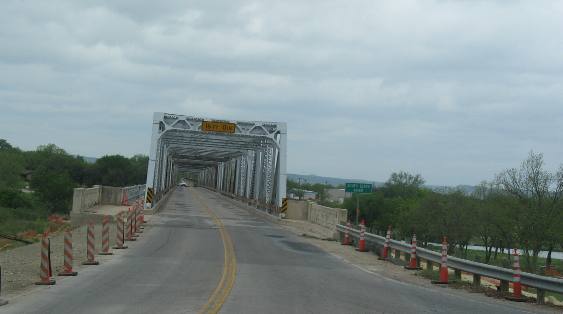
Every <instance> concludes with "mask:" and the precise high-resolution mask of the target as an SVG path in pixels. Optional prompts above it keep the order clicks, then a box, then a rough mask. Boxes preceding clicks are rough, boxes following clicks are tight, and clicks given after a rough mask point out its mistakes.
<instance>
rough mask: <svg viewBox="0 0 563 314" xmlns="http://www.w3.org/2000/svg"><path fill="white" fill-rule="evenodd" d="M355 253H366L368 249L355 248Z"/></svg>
mask: <svg viewBox="0 0 563 314" xmlns="http://www.w3.org/2000/svg"><path fill="white" fill-rule="evenodd" d="M356 251H358V252H367V251H368V249H366V248H365V247H357V248H356Z"/></svg>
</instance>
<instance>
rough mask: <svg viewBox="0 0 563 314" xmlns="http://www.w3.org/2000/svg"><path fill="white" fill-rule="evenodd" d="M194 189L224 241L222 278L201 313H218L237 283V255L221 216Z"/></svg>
mask: <svg viewBox="0 0 563 314" xmlns="http://www.w3.org/2000/svg"><path fill="white" fill-rule="evenodd" d="M193 191H194V196H195V198H196V199H197V201H198V202H199V203H200V204H201V205H202V206H203V208H205V210H206V211H207V212H208V213H209V215H210V216H211V218H213V222H214V223H215V224H216V225H217V226H218V227H219V233H220V234H221V240H222V241H223V252H224V254H223V256H224V261H223V274H222V275H221V280H220V281H219V284H217V287H216V288H215V290H214V291H213V293H212V294H211V296H210V297H209V299H208V300H207V303H205V305H203V307H202V308H201V310H200V311H199V313H213V314H215V313H218V312H219V311H220V310H221V307H222V306H223V304H224V303H225V301H226V300H227V298H228V297H229V294H230V293H231V290H232V289H233V286H234V284H235V278H236V274H237V260H236V256H235V250H234V247H233V242H232V240H231V237H230V236H229V233H228V232H227V230H226V229H225V225H223V222H222V221H221V219H219V217H218V216H217V215H216V214H215V212H213V210H212V209H211V208H209V206H207V204H206V203H205V202H204V201H203V200H202V199H201V198H200V197H199V192H197V190H195V189H194V190H193Z"/></svg>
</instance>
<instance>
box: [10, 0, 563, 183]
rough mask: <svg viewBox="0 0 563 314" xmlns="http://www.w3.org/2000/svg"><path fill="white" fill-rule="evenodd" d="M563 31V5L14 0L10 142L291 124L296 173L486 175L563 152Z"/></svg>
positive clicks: (95, 150)
mask: <svg viewBox="0 0 563 314" xmlns="http://www.w3.org/2000/svg"><path fill="white" fill-rule="evenodd" d="M141 3H142V4H141ZM562 34H563V2H562V1H444V0H442V1H397V0H393V1H374V0H369V1H349V0H348V1H327V0H325V1H310V0H307V1H302V0H299V1H288V0H285V1H275V2H274V1H271V2H267V1H255V2H253V1H238V0H228V1H209V0H206V1H186V0H181V1H153V2H150V1H136V0H127V1H116V0H108V1H77V0H68V1H57V0H50V1H43V0H37V1H31V0H27V1H26V0H20V1H10V0H2V1H1V2H0V138H6V139H7V140H8V141H10V142H11V143H12V144H13V145H16V146H19V147H21V148H23V149H34V148H35V147H36V146H38V145H41V144H46V143H55V144H57V145H58V146H61V147H63V148H64V149H66V150H67V151H68V152H70V153H75V154H81V155H85V156H92V157H100V156H102V155H105V154H123V155H127V156H130V155H133V154H137V153H142V154H148V148H149V141H150V132H151V119H152V113H153V112H154V111H164V112H169V113H176V114H186V115H200V116H205V117H214V118H223V119H239V120H267V121H285V122H287V123H288V140H289V141H288V158H289V159H288V171H289V172H292V173H302V174H318V175H325V176H338V177H346V178H360V179H368V180H376V181H384V180H386V179H387V178H388V177H389V174H390V173H391V172H393V171H398V170H405V171H409V172H413V173H420V174H421V175H422V176H423V177H424V178H425V179H426V181H427V182H428V183H429V184H445V185H457V184H477V183H479V182H480V181H481V180H485V179H491V178H492V177H493V176H494V174H495V173H498V172H499V171H501V170H503V169H505V168H508V167H514V166H518V165H519V164H520V162H521V161H522V160H523V159H524V158H526V156H527V154H528V153H529V151H530V150H534V151H536V152H541V153H544V156H545V160H546V162H547V166H548V168H550V169H555V168H556V167H557V166H558V165H559V164H560V163H561V162H563V35H562Z"/></svg>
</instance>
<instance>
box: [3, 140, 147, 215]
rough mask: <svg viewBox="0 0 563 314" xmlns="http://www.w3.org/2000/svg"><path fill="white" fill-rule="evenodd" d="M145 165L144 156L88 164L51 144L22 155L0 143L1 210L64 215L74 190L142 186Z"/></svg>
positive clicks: (15, 149) (118, 156) (145, 169)
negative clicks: (15, 209) (79, 188)
mask: <svg viewBox="0 0 563 314" xmlns="http://www.w3.org/2000/svg"><path fill="white" fill-rule="evenodd" d="M147 165H148V157H147V156H144V155H135V156H133V157H131V158H127V157H124V156H120V155H108V156H103V157H102V158H99V159H97V160H96V161H95V162H94V163H88V162H86V161H85V159H84V158H83V157H81V156H75V155H71V154H69V153H67V152H66V151H65V150H64V149H62V148H60V147H57V146H56V145H54V144H48V145H42V146H39V147H38V148H37V149H35V150H30V151H24V150H21V149H19V148H17V147H14V146H12V145H11V144H10V143H8V142H7V141H6V140H4V139H0V174H1V175H0V206H1V207H5V208H42V209H45V210H46V211H47V212H48V213H62V214H66V213H68V212H69V211H70V209H71V206H72V195H73V189H74V188H76V187H90V186H92V185H96V184H98V185H109V186H128V185H135V184H142V183H144V182H145V180H146V172H147Z"/></svg>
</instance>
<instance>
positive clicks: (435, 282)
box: [430, 280, 453, 285]
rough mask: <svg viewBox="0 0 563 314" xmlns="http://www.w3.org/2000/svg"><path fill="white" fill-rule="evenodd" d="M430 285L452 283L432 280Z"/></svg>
mask: <svg viewBox="0 0 563 314" xmlns="http://www.w3.org/2000/svg"><path fill="white" fill-rule="evenodd" d="M430 282H431V283H433V284H435V285H447V284H449V283H452V282H453V281H440V280H432V281H430Z"/></svg>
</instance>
